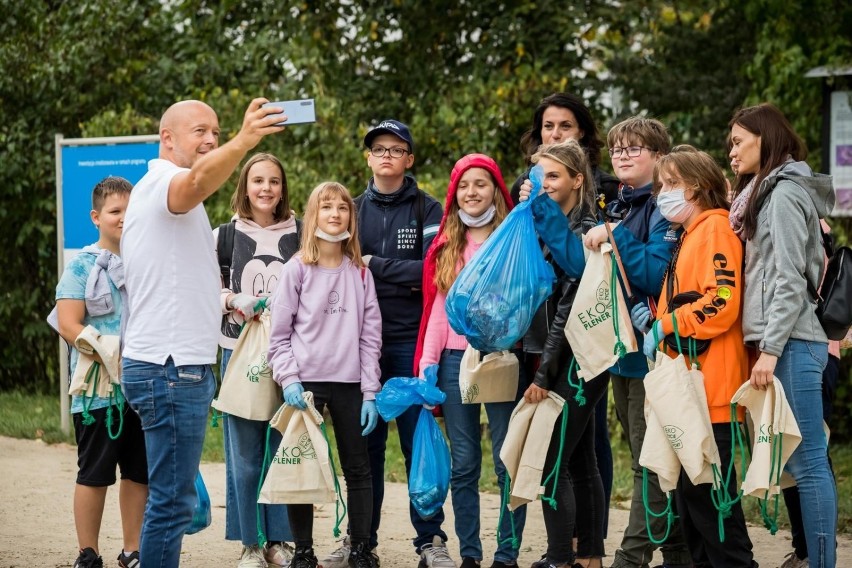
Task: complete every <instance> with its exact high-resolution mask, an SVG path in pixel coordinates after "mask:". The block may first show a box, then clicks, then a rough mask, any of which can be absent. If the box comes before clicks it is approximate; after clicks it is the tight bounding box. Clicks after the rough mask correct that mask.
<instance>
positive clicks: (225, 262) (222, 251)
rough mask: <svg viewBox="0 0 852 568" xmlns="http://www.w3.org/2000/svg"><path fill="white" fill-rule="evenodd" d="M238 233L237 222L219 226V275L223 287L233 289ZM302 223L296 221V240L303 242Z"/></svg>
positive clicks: (217, 245) (217, 250)
mask: <svg viewBox="0 0 852 568" xmlns="http://www.w3.org/2000/svg"><path fill="white" fill-rule="evenodd" d="M236 233H237V222H236V221H231V222H229V223H223V224H221V225H219V238H218V240H217V241H216V253H217V254H218V257H219V273H220V274H221V276H222V286H223V287H224V288H230V287H231V261H232V260H233V257H234V237H235V235H236ZM301 236H302V222H301V221H300V220H299V219H296V238H297V239H299V240H301Z"/></svg>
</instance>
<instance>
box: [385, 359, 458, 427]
mask: <svg viewBox="0 0 852 568" xmlns="http://www.w3.org/2000/svg"><path fill="white" fill-rule="evenodd" d="M423 376H424V378H423V379H420V378H418V377H394V378H393V379H390V380H388V382H386V383H385V386H383V387H382V390H381V391H380V392H379V393H378V394H377V395H376V408H378V410H379V414H380V415H381V417H382V419H383V420H384V421H385V422H390V421H391V420H393V419H394V418H396V417H397V416H399V415H400V414H402V413H403V412H405V411H406V410H408V407H409V406H413V405H415V404H417V405H420V404H428V405H430V406H436V405H438V404H443V402H444V401H445V400H446V399H447V395H446V394H444V393H443V392H442V391H441V389H439V388H438V387H437V386H435V385H436V384H438V365H430V366H429V367H426V370H424V371H423ZM424 379H425V380H424Z"/></svg>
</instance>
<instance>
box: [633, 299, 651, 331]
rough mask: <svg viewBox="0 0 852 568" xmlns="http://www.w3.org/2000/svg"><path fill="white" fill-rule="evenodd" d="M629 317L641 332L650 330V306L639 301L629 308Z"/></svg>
mask: <svg viewBox="0 0 852 568" xmlns="http://www.w3.org/2000/svg"><path fill="white" fill-rule="evenodd" d="M630 319H631V321H633V325H634V326H635V327H636V329H638V330H639V331H641V332H642V333H648V332H649V331H651V308H649V307H648V306H646V305H645V304H643V303H642V302H639V303H638V304H636V305H635V306H633V309H632V310H630Z"/></svg>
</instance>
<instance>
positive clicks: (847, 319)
mask: <svg viewBox="0 0 852 568" xmlns="http://www.w3.org/2000/svg"><path fill="white" fill-rule="evenodd" d="M820 232H821V233H822V246H823V248H824V249H825V255H826V256H827V257H828V266H827V267H826V269H825V277H824V278H823V281H822V287H821V288H820V290H819V292H817V290H816V287H815V286H814V285H813V284H812V283H811V282H810V281H808V291H809V292H810V293H811V294H812V295H813V296H814V297H815V298H816V300H817V308H816V315H817V319H819V322H820V323H821V324H822V328H823V329H824V330H825V334H826V335H827V336H828V338H829V339H832V340H835V341H839V340H841V339H843V338H844V337H845V336H846V333H847V332H848V331H849V328H850V327H852V249H850V248H849V247H839V248H837V249H836V250H835V249H834V246H833V242H832V240H833V239H832V238H831V235H829V234H828V233H826V232H824V231H822V230H821V231H820Z"/></svg>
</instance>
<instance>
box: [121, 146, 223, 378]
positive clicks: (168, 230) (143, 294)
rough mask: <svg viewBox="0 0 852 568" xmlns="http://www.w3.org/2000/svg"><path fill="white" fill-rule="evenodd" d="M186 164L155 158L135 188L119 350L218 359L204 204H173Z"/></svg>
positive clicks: (214, 267) (125, 236)
mask: <svg viewBox="0 0 852 568" xmlns="http://www.w3.org/2000/svg"><path fill="white" fill-rule="evenodd" d="M182 171H186V169H185V168H181V167H179V166H177V165H176V164H174V163H172V162H170V161H168V160H161V159H156V160H151V161H150V162H148V173H147V174H145V176H144V177H143V178H142V179H141V180H139V183H137V184H136V185H135V186H134V188H133V191H132V192H131V194H130V203H129V204H128V206H127V214H126V215H125V218H124V231H123V233H122V236H121V258H122V260H123V261H124V274H125V286H126V288H127V296H128V308H129V309H128V313H129V318H128V320H127V329H126V330H125V338H124V339H125V340H124V350H123V353H122V355H123V356H124V357H128V358H130V359H136V360H139V361H145V362H147V363H155V364H158V365H162V364H165V362H166V359H168V357H169V356H171V357H172V359H173V360H174V363H175V365H177V366H182V365H207V364H214V363H216V352H217V344H218V340H219V323H220V319H221V317H222V314H221V310H220V308H219V292H220V284H219V266H218V264H217V261H216V256H215V252H214V251H215V248H216V243H215V242H214V241H213V234H212V233H211V232H210V221H209V220H208V218H207V212H206V211H205V210H204V205H203V204H199V205H197V206H196V207H194V208H193V209H192V210H191V211H189V212H187V213H183V214H179V215H177V214H174V213H172V212H170V211H169V206H168V193H169V183H171V180H172V178H173V177H174V176H175V175H177V174H178V173H180V172H182Z"/></svg>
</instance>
